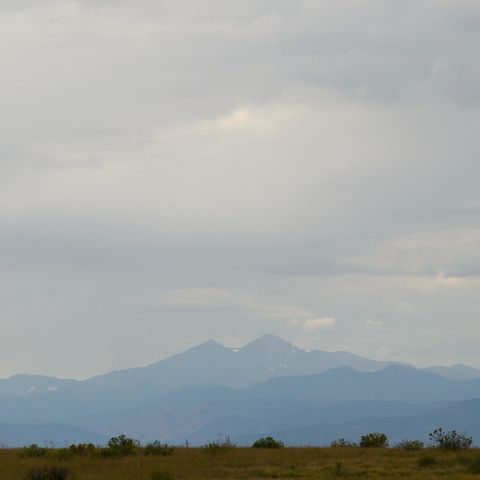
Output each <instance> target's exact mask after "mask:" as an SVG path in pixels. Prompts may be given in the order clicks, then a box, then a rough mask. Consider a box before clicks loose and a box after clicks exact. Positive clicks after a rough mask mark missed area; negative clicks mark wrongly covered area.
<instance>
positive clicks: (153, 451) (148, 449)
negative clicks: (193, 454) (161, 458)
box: [143, 440, 173, 455]
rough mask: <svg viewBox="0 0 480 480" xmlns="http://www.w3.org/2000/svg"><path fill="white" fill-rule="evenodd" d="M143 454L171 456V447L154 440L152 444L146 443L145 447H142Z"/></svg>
mask: <svg viewBox="0 0 480 480" xmlns="http://www.w3.org/2000/svg"><path fill="white" fill-rule="evenodd" d="M143 453H145V455H172V453H173V447H172V446H171V445H168V444H167V443H162V442H159V441H158V440H155V441H154V442H151V443H147V444H146V445H145V447H143Z"/></svg>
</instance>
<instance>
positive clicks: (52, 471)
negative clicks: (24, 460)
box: [23, 467, 69, 480]
mask: <svg viewBox="0 0 480 480" xmlns="http://www.w3.org/2000/svg"><path fill="white" fill-rule="evenodd" d="M68 476H69V471H68V469H66V468H62V467H42V468H32V469H31V470H29V471H28V472H27V474H26V475H25V476H24V477H23V478H24V480H65V479H66V478H67V477H68Z"/></svg>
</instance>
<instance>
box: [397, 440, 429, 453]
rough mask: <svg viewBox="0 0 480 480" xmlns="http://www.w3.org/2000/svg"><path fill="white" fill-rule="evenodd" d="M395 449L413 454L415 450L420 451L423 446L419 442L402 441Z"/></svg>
mask: <svg viewBox="0 0 480 480" xmlns="http://www.w3.org/2000/svg"><path fill="white" fill-rule="evenodd" d="M396 447H397V448H401V449H402V450H407V451H409V452H413V451H416V450H422V449H423V448H424V447H425V445H424V444H423V442H421V441H420V440H402V441H401V442H400V443H398V444H397V445H396Z"/></svg>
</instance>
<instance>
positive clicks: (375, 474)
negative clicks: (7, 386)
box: [0, 448, 480, 480]
mask: <svg viewBox="0 0 480 480" xmlns="http://www.w3.org/2000/svg"><path fill="white" fill-rule="evenodd" d="M425 456H430V457H435V459H436V460H437V463H435V464H434V465H430V466H425V467H421V466H419V459H420V458H421V457H425ZM479 458H480V450H475V449H472V450H469V451H462V452H446V451H440V450H422V451H418V452H406V451H402V450H399V449H361V448H345V449H332V448H285V449H279V450H256V449H249V448H231V449H227V450H223V451H218V452H211V451H208V450H207V449H198V448H189V449H186V448H178V449H175V451H174V453H173V454H172V455H170V456H146V455H143V454H141V453H139V454H136V455H133V456H128V457H123V458H102V457H101V456H100V455H90V456H71V455H68V454H67V453H66V452H65V451H60V450H51V451H49V452H48V454H47V455H46V457H44V458H25V457H24V456H22V452H21V451H20V450H6V449H4V450H0V479H1V480H14V479H15V480H18V479H22V478H24V476H25V474H26V473H27V471H28V470H30V469H32V468H38V467H43V466H51V465H55V466H59V467H65V468H68V470H69V472H70V475H69V477H68V478H69V480H100V479H101V480H143V479H145V480H149V479H151V478H153V477H152V474H153V473H154V472H160V473H162V472H163V473H164V474H165V475H164V476H163V477H162V475H159V476H158V479H159V480H164V479H165V480H168V479H169V478H173V479H178V480H182V479H269V478H277V479H282V478H284V479H287V478H295V479H334V478H363V479H396V478H397V479H400V478H401V479H404V478H408V479H438V478H443V479H448V480H450V479H452V480H454V479H472V478H475V475H474V474H473V473H472V472H471V465H472V462H473V461H474V460H475V459H479ZM476 477H477V478H480V475H478V474H477V475H476Z"/></svg>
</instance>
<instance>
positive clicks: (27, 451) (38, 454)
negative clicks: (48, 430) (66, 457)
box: [22, 443, 48, 458]
mask: <svg viewBox="0 0 480 480" xmlns="http://www.w3.org/2000/svg"><path fill="white" fill-rule="evenodd" d="M47 452H48V450H47V449H46V448H42V447H39V446H38V445H37V444H36V443H32V445H29V446H28V447H24V448H23V449H22V457H27V458H42V457H45V455H47Z"/></svg>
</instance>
